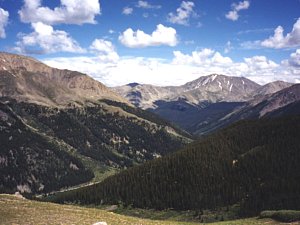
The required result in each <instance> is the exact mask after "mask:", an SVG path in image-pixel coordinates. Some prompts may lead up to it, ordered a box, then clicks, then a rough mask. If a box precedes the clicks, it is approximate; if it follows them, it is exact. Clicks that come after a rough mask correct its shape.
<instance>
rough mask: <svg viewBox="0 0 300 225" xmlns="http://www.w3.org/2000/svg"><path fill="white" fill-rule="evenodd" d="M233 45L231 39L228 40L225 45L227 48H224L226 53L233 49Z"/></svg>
mask: <svg viewBox="0 0 300 225" xmlns="http://www.w3.org/2000/svg"><path fill="white" fill-rule="evenodd" d="M232 48H233V47H232V45H231V41H227V43H226V45H225V48H224V53H225V54H227V53H229V52H230V51H231V49H232Z"/></svg>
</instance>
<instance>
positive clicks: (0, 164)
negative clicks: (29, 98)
mask: <svg viewBox="0 0 300 225" xmlns="http://www.w3.org/2000/svg"><path fill="white" fill-rule="evenodd" d="M0 138H1V148H0V193H1V192H4V193H14V192H15V191H20V192H27V193H28V192H29V193H33V194H35V193H47V192H50V191H54V190H59V189H60V188H63V187H64V188H65V187H69V186H73V185H78V184H81V183H85V182H88V181H90V180H91V179H92V178H93V177H94V180H93V181H99V180H101V179H103V178H104V177H106V176H108V175H111V174H113V173H114V171H117V170H119V169H123V168H126V167H130V166H133V165H137V164H140V163H143V162H145V161H147V160H150V159H153V158H156V157H160V156H163V155H166V154H168V153H170V152H173V151H176V150H178V149H179V148H180V147H182V146H183V145H185V144H186V143H187V142H190V141H191V139H190V138H189V137H188V134H186V133H183V132H181V131H180V130H178V129H177V128H173V127H172V126H171V125H170V124H168V123H167V122H165V121H163V120H161V119H159V118H158V117H157V116H155V115H153V114H152V113H149V112H143V111H142V110H139V109H135V108H133V107H130V106H127V105H125V104H121V103H114V102H112V101H107V102H101V101H99V102H93V103H92V102H87V103H86V104H84V105H81V106H76V107H74V106H71V105H70V106H69V107H61V108H59V107H49V106H42V105H37V104H32V103H24V102H17V101H15V100H13V99H9V98H0Z"/></svg>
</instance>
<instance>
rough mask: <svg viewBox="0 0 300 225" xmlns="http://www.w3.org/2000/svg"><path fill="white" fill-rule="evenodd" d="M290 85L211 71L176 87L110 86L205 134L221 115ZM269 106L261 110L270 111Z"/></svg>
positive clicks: (133, 99)
mask: <svg viewBox="0 0 300 225" xmlns="http://www.w3.org/2000/svg"><path fill="white" fill-rule="evenodd" d="M291 85H293V84H291V83H286V82H283V81H275V82H272V83H269V84H266V85H263V86H261V85H259V84H257V83H255V82H253V81H251V80H249V79H247V78H244V77H230V76H225V75H219V74H212V75H209V76H203V77H200V78H198V79H197V80H194V81H191V82H188V83H186V84H184V85H181V86H177V87H176V86H170V87H157V86H153V85H142V84H129V85H125V86H121V87H116V88H114V90H116V91H117V92H118V93H119V94H120V95H122V96H123V97H124V98H126V99H127V100H128V101H130V102H131V103H133V104H134V105H136V106H138V107H141V108H144V109H148V110H150V111H152V112H154V113H156V114H158V115H160V116H161V117H163V118H165V119H167V120H169V121H171V122H173V123H175V124H177V125H178V126H180V127H181V128H183V129H185V130H187V131H188V132H190V133H193V134H206V133H210V132H212V131H214V130H216V129H219V128H220V127H222V126H223V125H221V124H222V122H223V121H224V117H225V118H226V117H227V116H230V115H231V114H233V113H234V112H239V111H240V110H242V111H243V110H246V109H247V110H250V108H251V107H253V106H255V105H257V104H259V103H260V102H262V101H265V98H268V97H269V96H270V95H271V94H273V93H276V92H278V91H280V90H282V89H285V88H287V87H290V86H291ZM275 98H276V97H275ZM292 101H293V100H292ZM272 107H273V108H274V107H275V103H274V105H273V106H272ZM272 107H271V106H268V107H266V108H265V109H264V110H265V111H266V112H267V111H268V110H269V111H272ZM278 107H279V105H278ZM274 109H276V107H275V108H274ZM265 111H262V114H263V113H265ZM282 114H283V112H282ZM242 118H243V117H240V119H242ZM220 121H221V123H220Z"/></svg>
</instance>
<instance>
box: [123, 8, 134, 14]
mask: <svg viewBox="0 0 300 225" xmlns="http://www.w3.org/2000/svg"><path fill="white" fill-rule="evenodd" d="M132 13H133V8H130V7H125V8H123V11H122V14H124V15H130V14H132Z"/></svg>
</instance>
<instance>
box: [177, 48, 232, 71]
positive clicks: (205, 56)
mask: <svg viewBox="0 0 300 225" xmlns="http://www.w3.org/2000/svg"><path fill="white" fill-rule="evenodd" d="M173 54H174V59H173V64H175V65H176V64H177V65H180V64H181V65H186V64H190V65H198V66H205V67H209V66H211V65H223V66H225V65H228V66H230V65H231V64H232V60H231V59H230V58H229V57H223V56H222V55H221V54H220V53H219V52H215V51H214V50H212V49H209V48H204V49H202V50H201V51H193V52H192V54H191V55H189V54H183V53H182V52H180V51H174V52H173Z"/></svg>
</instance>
